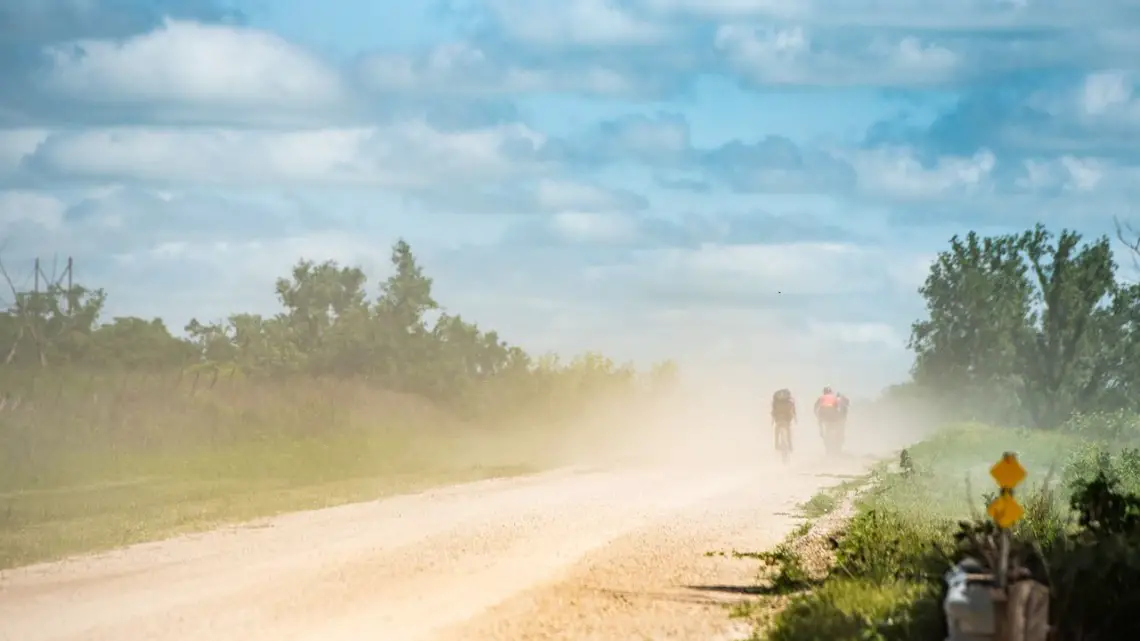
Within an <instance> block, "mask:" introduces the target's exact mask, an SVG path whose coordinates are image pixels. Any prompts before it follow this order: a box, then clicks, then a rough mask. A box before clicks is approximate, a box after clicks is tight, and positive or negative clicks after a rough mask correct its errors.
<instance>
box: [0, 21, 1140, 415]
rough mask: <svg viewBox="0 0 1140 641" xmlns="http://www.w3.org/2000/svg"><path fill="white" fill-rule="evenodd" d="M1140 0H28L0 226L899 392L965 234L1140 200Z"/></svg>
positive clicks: (625, 348) (236, 293)
mask: <svg viewBox="0 0 1140 641" xmlns="http://www.w3.org/2000/svg"><path fill="white" fill-rule="evenodd" d="M1138 72H1140V0H1080V1H1079V2H1078V0H828V1H827V2H824V0H780V1H777V0H558V1H553V0H430V1H429V0H402V1H401V2H398V3H397V2H365V1H364V0H320V1H319V2H318V1H317V0H305V1H302V0H274V1H273V2H269V1H268V0H231V1H230V2H223V1H221V0H153V1H150V2H145V1H143V0H4V1H3V2H0V77H3V78H5V81H4V82H3V83H0V241H2V243H3V244H2V245H0V248H2V251H0V258H2V259H3V263H4V265H5V267H6V268H7V269H8V271H9V272H10V273H11V274H12V275H13V276H14V277H15V279H16V281H17V284H28V283H29V282H30V276H31V272H32V270H31V264H32V261H33V260H34V258H35V257H37V256H38V257H40V258H41V260H42V261H43V262H44V264H45V269H47V270H49V271H50V269H51V267H50V266H51V265H52V264H53V261H57V260H58V261H63V260H65V259H66V257H67V256H71V257H73V258H74V260H75V271H74V274H75V278H76V280H77V281H78V282H81V283H83V284H85V285H89V286H92V287H102V288H105V289H106V290H107V292H108V303H107V310H106V318H107V319H109V318H111V317H113V316H120V315H137V316H142V317H147V318H151V317H155V316H160V317H162V318H163V319H165V320H166V321H167V323H168V325H169V326H170V328H171V329H172V330H173V331H175V332H180V331H181V329H182V328H183V326H184V325H185V324H186V323H187V322H188V321H189V320H190V319H191V318H198V319H199V320H202V321H211V320H220V319H223V318H225V317H226V316H228V315H229V314H231V313H235V312H243V311H245V312H258V313H265V314H272V313H274V312H275V311H276V310H277V309H278V304H277V301H276V300H275V299H274V294H273V283H274V281H275V279H276V278H278V277H280V276H284V275H286V274H287V273H288V271H289V269H290V267H291V266H292V264H293V263H295V262H296V261H297V260H298V259H300V258H307V259H312V260H317V261H322V260H326V259H333V260H337V261H339V262H341V263H343V264H353V265H359V266H361V267H363V268H364V269H365V271H366V272H367V273H368V274H369V275H370V276H371V279H372V280H371V285H370V287H371V291H372V293H375V291H376V282H377V281H378V280H382V279H383V278H385V277H386V276H387V274H388V263H387V260H388V254H389V249H390V246H391V244H392V243H393V242H394V241H395V240H396V239H397V238H404V239H406V240H407V241H408V242H409V243H410V244H411V246H412V248H413V250H414V252H415V253H416V255H417V256H418V258H419V259H420V261H421V263H422V265H423V266H424V268H425V271H426V272H427V273H428V275H429V276H431V277H433V278H434V281H435V291H436V297H437V299H438V300H439V301H440V302H441V303H442V304H443V305H444V306H445V307H446V308H447V310H448V311H450V312H452V313H459V314H461V315H462V316H463V317H464V318H466V319H468V320H474V321H476V322H478V323H479V324H480V325H481V326H483V327H485V328H488V329H496V330H498V331H499V332H500V334H501V335H502V336H503V337H504V338H506V339H507V340H508V341H510V342H512V343H514V344H518V345H521V346H523V347H525V348H527V349H528V350H532V351H535V352H544V351H557V352H561V353H571V352H578V351H582V350H587V349H592V350H600V351H603V352H605V353H607V354H609V355H611V356H612V357H613V358H615V359H618V360H634V361H636V362H638V363H648V362H650V361H654V360H659V359H663V358H674V359H676V360H678V361H679V362H680V363H681V364H682V365H683V366H684V367H687V368H690V369H691V370H692V371H714V370H715V371H720V372H729V371H731V372H734V373H735V374H734V375H739V376H740V377H743V378H745V379H747V378H748V377H752V378H753V379H755V380H757V381H760V380H763V381H765V382H767V383H774V384H788V381H792V383H791V384H794V385H802V386H812V387H818V386H820V385H823V384H831V385H835V386H837V387H839V388H841V389H845V390H851V391H852V392H854V393H872V392H873V391H875V390H877V389H878V388H880V387H882V386H883V385H886V384H889V383H891V382H896V381H900V380H903V379H905V378H906V376H907V371H908V368H909V366H910V363H911V357H910V354H909V353H908V351H907V349H906V339H907V336H908V334H909V328H910V324H911V323H912V322H913V321H914V320H915V319H916V318H918V317H919V316H920V315H921V314H922V312H923V305H922V300H921V298H920V297H919V295H918V294H917V288H918V287H919V286H920V285H921V283H922V280H923V279H924V277H925V274H926V269H927V265H928V264H929V261H930V260H931V259H932V258H933V257H934V256H935V255H936V253H937V252H938V251H940V250H941V249H943V248H944V247H946V245H947V242H948V240H949V238H950V237H951V236H952V235H954V234H961V233H965V232H966V231H968V230H971V229H975V230H978V231H979V232H982V233H1004V232H1007V231H1019V230H1023V229H1025V228H1027V227H1030V226H1032V225H1033V224H1035V223H1036V222H1044V223H1045V224H1047V225H1048V226H1049V227H1050V228H1054V229H1060V228H1061V227H1068V228H1075V229H1078V230H1080V231H1082V232H1085V233H1086V234H1088V235H1089V236H1098V235H1101V234H1112V232H1113V220H1114V218H1118V219H1120V220H1123V221H1126V222H1128V221H1135V222H1136V223H1140V218H1138V215H1137V213H1136V211H1135V209H1134V208H1133V207H1131V206H1130V205H1131V204H1132V203H1133V202H1136V197H1137V195H1138V194H1137V192H1138V191H1140V182H1138V177H1140V145H1138V144H1137V143H1140V92H1138V91H1137V87H1138V86H1140V84H1138V83H1140V76H1138V75H1137V74H1138Z"/></svg>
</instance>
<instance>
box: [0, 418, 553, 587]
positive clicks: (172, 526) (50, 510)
mask: <svg viewBox="0 0 1140 641" xmlns="http://www.w3.org/2000/svg"><path fill="white" fill-rule="evenodd" d="M442 445H443V444H441V446H442ZM69 458H70V459H71V464H72V465H73V467H72V474H71V475H70V476H71V477H72V478H71V479H68V480H70V481H72V482H73V483H74V484H69V485H63V484H59V483H58V481H60V480H62V479H60V478H58V476H57V478H56V479H55V480H56V481H57V482H56V483H51V484H48V483H45V482H40V483H37V484H35V485H34V486H32V487H28V484H24V486H23V487H19V486H17V487H13V486H12V485H11V484H9V485H7V486H5V487H3V488H2V489H0V568H7V567H14V566H19V565H24V564H27V563H32V562H36V561H43V560H50V559H55V558H59V557H62V556H66V555H70V554H75V553H80V552H91V551H98V550H105V549H109V548H113V547H118V546H122V545H128V544H131V543H137V542H142V541H149V540H155V539H160V538H165V537H169V536H172V535H176V534H181V533H186V532H194V531H200V530H204V529H209V528H212V527H215V526H218V525H221V524H226V523H235V522H242V521H247V520H251V519H256V518H259V517H264V516H270V515H275V514H280V513H284V512H291V511H297V510H305V509H315V508H322V507H330V506H334V505H339V504H344V503H349V502H354V501H363V500H369V499H375V498H378V497H382V496H386V495H391V494H396V493H403V492H410V491H415V490H420V489H425V488H427V487H431V486H433V485H440V484H447V483H455V482H461V481H469V480H476V479H482V478H488V477H495V476H510V475H517V474H525V473H529V472H534V471H536V470H537V466H530V465H525V464H517V463H516V464H508V463H500V464H480V463H479V462H477V461H476V460H468V461H464V460H463V457H461V456H457V455H454V454H452V455H446V456H445V455H437V456H435V457H432V458H428V457H422V458H417V457H415V456H412V455H411V454H410V453H409V452H405V453H404V454H403V455H402V456H393V451H392V450H391V449H387V448H385V444H384V442H383V441H382V440H379V439H369V438H365V437H360V436H358V437H341V438H338V439H333V440H317V439H309V440H285V439H281V440H279V441H275V442H274V441H269V442H259V443H246V444H233V445H230V446H227V447H224V448H216V449H212V450H198V451H193V450H192V451H188V452H185V453H173V452H162V453H153V454H145V455H144V454H134V455H131V456H121V457H119V458H118V459H117V460H98V459H95V460H92V459H93V458H94V457H82V456H72V457H69ZM84 459H88V460H84Z"/></svg>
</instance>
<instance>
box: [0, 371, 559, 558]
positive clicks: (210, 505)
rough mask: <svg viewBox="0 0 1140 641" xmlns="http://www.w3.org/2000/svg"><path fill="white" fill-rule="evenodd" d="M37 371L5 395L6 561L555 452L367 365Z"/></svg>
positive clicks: (400, 487) (0, 497)
mask: <svg viewBox="0 0 1140 641" xmlns="http://www.w3.org/2000/svg"><path fill="white" fill-rule="evenodd" d="M210 383H211V381H202V380H198V381H194V380H193V378H192V377H187V376H184V375H182V376H180V375H179V374H178V373H170V374H166V375H141V374H134V375H131V374H107V373H103V374H99V375H83V376H79V375H76V376H71V377H56V378H53V379H43V380H40V381H39V382H37V383H36V384H35V388H34V389H32V388H31V387H28V386H25V389H24V392H25V393H23V394H20V395H9V396H8V397H7V398H6V400H3V401H2V402H3V406H2V409H0V568H5V567H13V566H18V565H23V564H27V563H31V562H36V561H42V560H49V559H55V558H59V557H61V556H65V555H69V554H73V553H79V552H88V551H95V550H102V549H107V548H111V547H116V546H120V545H124V544H130V543H134V542H140V541H146V540H153V539H157V538H162V537H166V536H169V535H174V534H178V533H184V532H188V531H194V530H201V529H205V528H209V527H212V526H216V525H219V524H223V523H229V522H236V521H244V520H248V519H252V518H256V517H262V516H267V515H272V514H277V513H282V512H288V511H294V510H300V509H308V508H319V507H325V506H331V505H336V504H341V503H346V502H351V501H358V500H365V499H372V498H376V497H380V496H384V495H388V494H393V493H399V492H406V491H411V490H416V489H421V488H426V487H429V486H432V485H439V484H446V483H452V482H458V481H466V480H475V479H481V478H487V477H493V476H505V475H516V474H523V473H528V472H533V471H537V470H539V469H543V468H549V467H553V466H556V465H559V464H561V463H562V462H563V461H562V460H561V459H560V458H559V455H560V452H559V451H558V446H557V436H558V435H557V434H550V433H548V432H545V431H542V429H540V428H539V427H537V425H539V424H542V423H544V422H545V421H547V419H550V418H551V417H548V416H542V417H534V418H535V425H536V427H528V426H527V424H526V423H524V422H521V421H516V422H515V423H513V425H514V427H502V426H487V425H477V424H471V423H469V422H464V421H460V420H458V419H456V418H454V416H453V415H451V414H450V413H448V412H444V411H441V410H439V409H438V408H436V407H434V406H432V405H431V404H430V403H428V402H427V401H425V400H423V399H420V398H418V397H412V396H407V395H400V394H394V393H390V392H383V391H380V390H376V389H374V388H371V387H369V386H368V385H367V384H365V383H363V382H360V381H345V380H319V379H306V380H300V381H292V382H289V381H280V382H276V383H271V382H249V381H243V380H222V381H213V385H210Z"/></svg>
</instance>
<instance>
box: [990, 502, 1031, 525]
mask: <svg viewBox="0 0 1140 641" xmlns="http://www.w3.org/2000/svg"><path fill="white" fill-rule="evenodd" d="M986 512H988V513H989V515H990V516H991V517H992V518H993V520H994V522H995V523H997V524H998V527H1003V528H1008V527H1009V526H1011V525H1013V524H1014V523H1017V522H1018V521H1020V520H1021V517H1023V516H1025V510H1024V509H1022V507H1021V505H1020V504H1018V502H1017V500H1016V499H1014V498H1013V497H1012V496H1010V495H1009V494H1002V495H1001V496H999V497H997V498H996V499H994V502H993V503H990V506H989V507H988V508H987V509H986Z"/></svg>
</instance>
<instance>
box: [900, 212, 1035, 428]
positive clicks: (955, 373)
mask: <svg viewBox="0 0 1140 641" xmlns="http://www.w3.org/2000/svg"><path fill="white" fill-rule="evenodd" d="M1020 249H1021V248H1020V239H1019V238H1018V237H1015V236H1001V237H996V238H982V237H980V236H979V235H978V234H977V233H975V232H970V233H968V234H967V235H966V237H965V238H964V239H963V238H959V237H958V236H954V237H952V238H951V239H950V248H949V249H948V250H945V251H943V252H941V253H939V255H938V257H937V259H936V260H935V261H934V263H933V264H932V265H931V266H930V273H929V274H928V275H927V277H926V281H925V283H924V284H923V285H922V287H920V288H919V290H918V291H919V294H921V295H922V297H923V298H924V299H925V301H926V310H927V318H926V319H924V320H920V321H917V322H915V323H914V324H913V325H912V327H911V337H910V342H909V346H910V348H911V349H912V350H913V351H914V352H915V363H914V368H913V375H914V379H915V381H916V382H917V383H918V384H920V385H922V386H924V387H928V388H932V389H939V390H942V391H944V392H945V393H946V396H947V397H948V398H953V399H956V400H957V401H959V402H960V400H962V399H967V400H968V401H969V402H970V404H971V408H970V411H973V412H977V413H980V414H983V415H995V414H996V415H1001V416H1004V417H1013V416H1015V415H1016V413H1017V411H1018V407H1017V405H1016V403H1011V402H1010V401H1011V396H1012V395H1013V394H1014V390H1015V385H1016V384H1017V382H1018V381H1017V379H1018V374H1019V372H1018V370H1017V362H1018V358H1017V349H1018V345H1019V344H1021V343H1022V342H1023V340H1024V334H1025V333H1026V332H1027V331H1028V320H1027V319H1028V317H1029V314H1030V309H1031V305H1032V300H1033V288H1032V283H1031V281H1030V280H1029V276H1028V265H1026V264H1025V262H1024V260H1023V257H1022V254H1021V251H1020Z"/></svg>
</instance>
